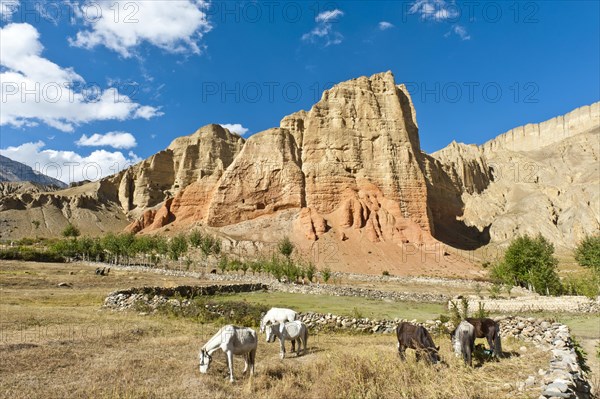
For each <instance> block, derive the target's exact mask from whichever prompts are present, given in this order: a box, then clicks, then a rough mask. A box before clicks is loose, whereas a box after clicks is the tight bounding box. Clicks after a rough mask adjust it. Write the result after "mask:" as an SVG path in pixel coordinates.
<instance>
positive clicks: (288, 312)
mask: <svg viewBox="0 0 600 399" xmlns="http://www.w3.org/2000/svg"><path fill="white" fill-rule="evenodd" d="M297 318H298V313H296V311H294V310H292V309H287V308H271V309H270V310H269V311H268V312H267V313H265V314H264V316H263V317H262V319H261V320H260V332H261V333H264V332H265V327H266V326H267V325H268V324H274V323H285V322H287V321H294V320H296V319H297ZM295 347H296V341H295V340H294V341H292V352H294V351H295Z"/></svg>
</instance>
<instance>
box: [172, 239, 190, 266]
mask: <svg viewBox="0 0 600 399" xmlns="http://www.w3.org/2000/svg"><path fill="white" fill-rule="evenodd" d="M187 250H188V242H187V238H186V237H185V235H183V234H179V235H177V236H175V237H173V238H172V239H171V243H170V245H169V256H170V257H171V259H172V260H179V257H181V256H182V255H183V254H185V253H186V252H187Z"/></svg>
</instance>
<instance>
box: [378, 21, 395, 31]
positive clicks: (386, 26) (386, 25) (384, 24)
mask: <svg viewBox="0 0 600 399" xmlns="http://www.w3.org/2000/svg"><path fill="white" fill-rule="evenodd" d="M393 27H394V24H392V23H390V22H387V21H381V22H380V23H379V30H388V29H392V28H393Z"/></svg>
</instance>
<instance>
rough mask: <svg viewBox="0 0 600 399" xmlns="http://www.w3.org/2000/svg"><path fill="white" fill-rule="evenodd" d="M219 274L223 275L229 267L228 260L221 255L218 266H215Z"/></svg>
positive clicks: (225, 256)
mask: <svg viewBox="0 0 600 399" xmlns="http://www.w3.org/2000/svg"><path fill="white" fill-rule="evenodd" d="M217 267H218V268H219V270H220V271H221V274H225V271H226V270H227V268H228V267H229V259H227V255H223V256H222V257H221V259H219V264H218V265H217Z"/></svg>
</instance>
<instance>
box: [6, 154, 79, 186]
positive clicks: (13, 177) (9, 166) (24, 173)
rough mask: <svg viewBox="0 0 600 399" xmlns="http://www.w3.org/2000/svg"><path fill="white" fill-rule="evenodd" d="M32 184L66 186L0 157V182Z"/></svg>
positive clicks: (25, 166)
mask: <svg viewBox="0 0 600 399" xmlns="http://www.w3.org/2000/svg"><path fill="white" fill-rule="evenodd" d="M17 181H22V182H26V181H28V182H32V183H37V184H41V185H44V186H56V187H60V188H65V187H67V185H66V184H65V183H63V182H62V181H60V180H57V179H54V178H52V177H49V176H46V175H44V174H42V173H39V172H36V171H35V170H33V169H32V168H30V167H29V166H27V165H25V164H22V163H20V162H17V161H13V160H12V159H10V158H7V157H5V156H2V155H0V182H17Z"/></svg>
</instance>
